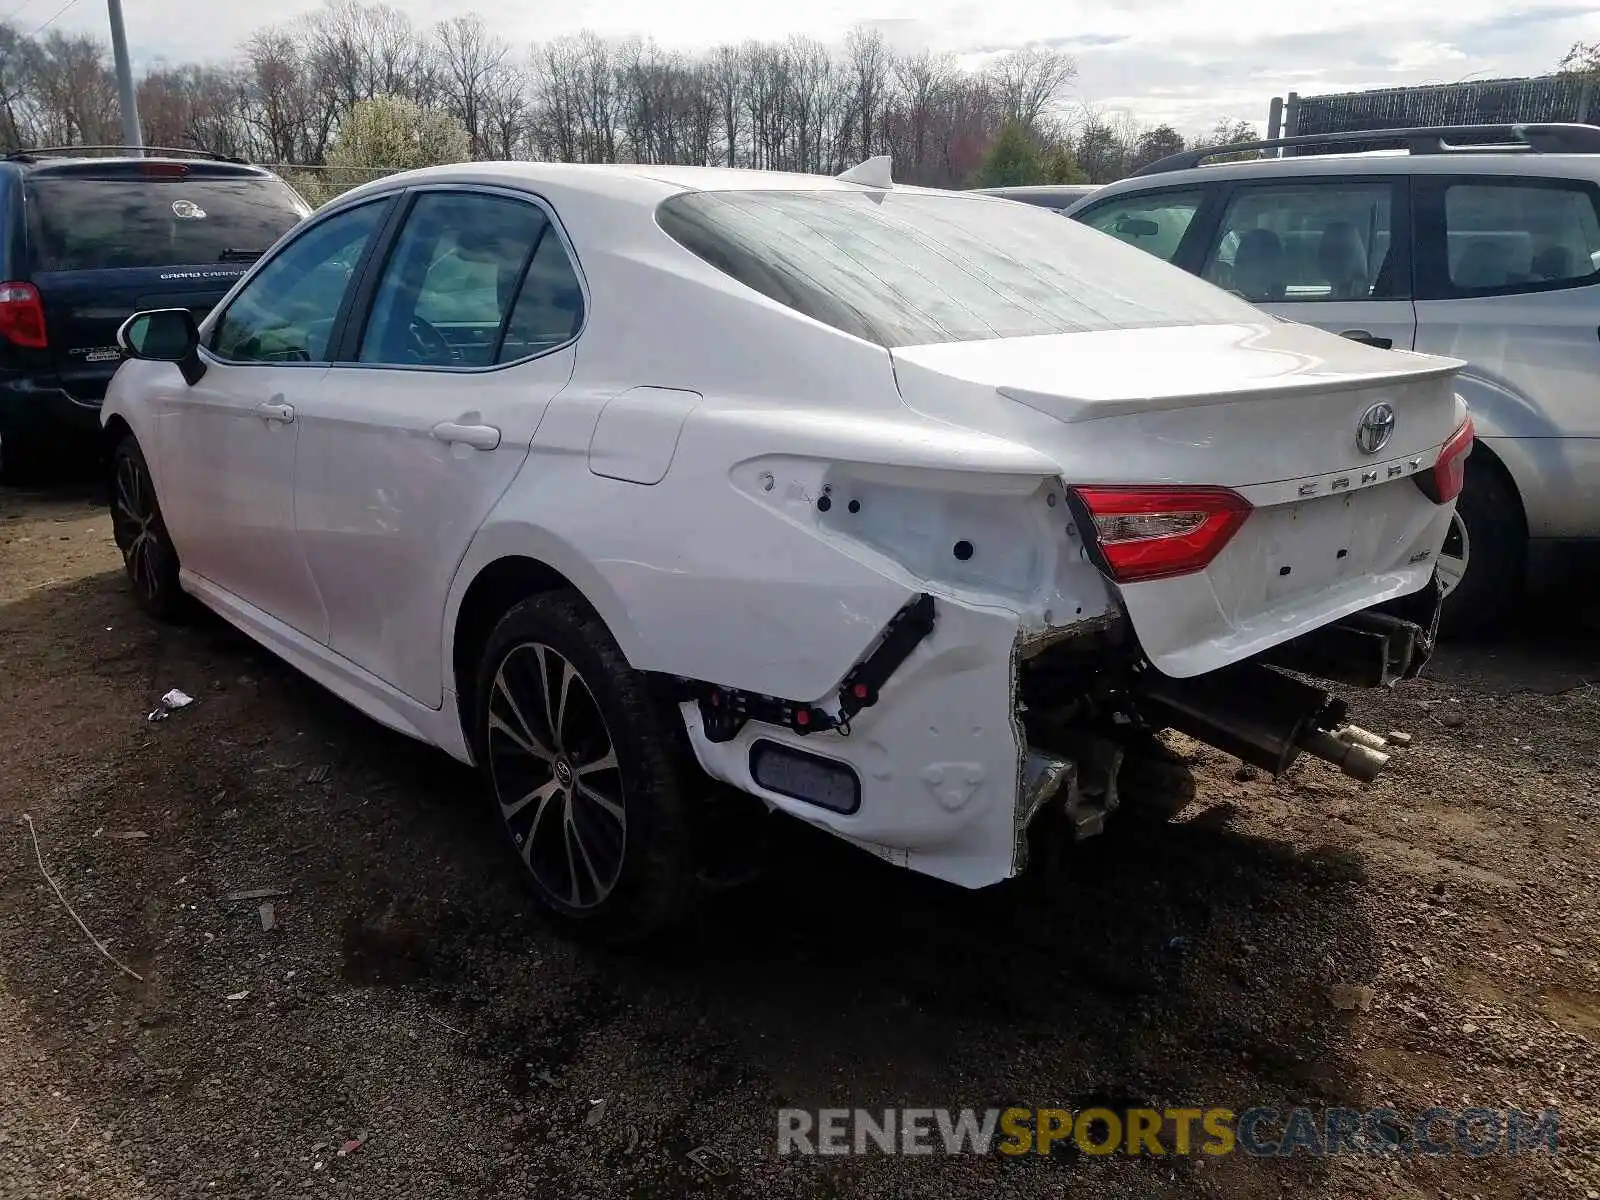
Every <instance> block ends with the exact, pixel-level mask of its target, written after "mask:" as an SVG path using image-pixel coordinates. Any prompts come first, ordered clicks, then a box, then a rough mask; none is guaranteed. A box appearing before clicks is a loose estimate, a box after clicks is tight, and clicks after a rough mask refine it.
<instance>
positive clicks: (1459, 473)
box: [1414, 417, 1476, 504]
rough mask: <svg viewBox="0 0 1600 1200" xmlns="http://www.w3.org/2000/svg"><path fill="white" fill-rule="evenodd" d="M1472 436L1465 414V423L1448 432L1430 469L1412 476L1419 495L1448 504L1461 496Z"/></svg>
mask: <svg viewBox="0 0 1600 1200" xmlns="http://www.w3.org/2000/svg"><path fill="white" fill-rule="evenodd" d="M1475 436H1476V434H1475V431H1474V430H1473V428H1472V418H1471V417H1468V418H1467V420H1466V423H1465V424H1463V425H1462V426H1461V428H1460V429H1458V430H1456V431H1455V432H1454V433H1453V434H1451V435H1450V440H1449V441H1448V442H1446V443H1445V444H1444V448H1443V449H1442V450H1440V451H1439V461H1438V462H1436V463H1434V464H1433V470H1431V471H1429V472H1428V473H1427V474H1426V475H1417V476H1414V478H1415V479H1416V481H1417V486H1418V487H1419V488H1421V489H1422V494H1423V495H1424V496H1426V497H1427V498H1428V499H1429V500H1432V501H1433V502H1434V503H1435V504H1449V503H1450V501H1452V500H1454V499H1455V498H1456V497H1457V496H1459V495H1461V488H1462V485H1463V484H1464V483H1465V482H1466V479H1467V456H1468V455H1469V454H1471V453H1472V439H1473V438H1474V437H1475Z"/></svg>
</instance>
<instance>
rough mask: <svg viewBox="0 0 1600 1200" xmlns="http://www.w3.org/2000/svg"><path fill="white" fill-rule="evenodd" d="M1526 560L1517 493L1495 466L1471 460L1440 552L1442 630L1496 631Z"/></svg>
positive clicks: (1456, 634)
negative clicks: (1452, 519)
mask: <svg viewBox="0 0 1600 1200" xmlns="http://www.w3.org/2000/svg"><path fill="white" fill-rule="evenodd" d="M1527 560H1528V534H1527V529H1526V528H1525V527H1524V525H1523V521H1522V509H1521V506H1520V505H1519V504H1518V503H1517V497H1516V494H1515V493H1514V492H1513V491H1512V490H1511V488H1510V487H1509V486H1508V485H1507V484H1506V482H1505V480H1504V479H1503V478H1502V477H1501V476H1500V474H1499V472H1498V471H1496V470H1495V469H1494V468H1493V467H1491V466H1489V465H1488V464H1486V463H1484V462H1483V461H1481V460H1480V461H1479V462H1477V463H1473V462H1470V461H1469V462H1468V464H1467V478H1466V486H1465V487H1464V488H1463V489H1462V491H1461V495H1460V496H1459V497H1458V498H1457V499H1456V520H1455V521H1454V522H1452V524H1451V528H1450V533H1449V534H1448V535H1447V536H1446V538H1445V544H1444V548H1443V549H1442V550H1441V551H1440V552H1439V582H1440V584H1441V586H1442V587H1443V588H1444V590H1445V597H1444V609H1443V611H1442V612H1441V614H1440V617H1439V631H1440V633H1441V634H1443V635H1444V636H1446V637H1449V638H1465V637H1471V636H1474V635H1480V634H1485V633H1490V632H1492V631H1493V630H1495V629H1496V628H1497V627H1498V626H1499V625H1500V624H1501V623H1502V622H1503V621H1504V620H1505V619H1506V617H1507V616H1508V615H1509V614H1510V613H1511V611H1512V609H1514V608H1515V607H1516V604H1517V601H1518V600H1519V599H1521V596H1522V585H1523V578H1524V575H1525V574H1526V571H1527Z"/></svg>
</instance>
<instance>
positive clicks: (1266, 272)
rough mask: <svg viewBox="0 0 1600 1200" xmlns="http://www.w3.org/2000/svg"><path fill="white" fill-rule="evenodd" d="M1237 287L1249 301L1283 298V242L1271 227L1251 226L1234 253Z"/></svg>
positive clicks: (1242, 234)
mask: <svg viewBox="0 0 1600 1200" xmlns="http://www.w3.org/2000/svg"><path fill="white" fill-rule="evenodd" d="M1233 287H1234V290H1235V291H1237V292H1238V293H1239V294H1240V295H1242V296H1243V297H1244V298H1245V299H1246V300H1282V299H1283V288H1284V280H1283V242H1282V241H1281V240H1280V239H1279V237H1278V235H1277V234H1276V233H1273V232H1272V230H1270V229H1247V230H1245V231H1244V232H1243V233H1241V234H1240V235H1239V249H1238V250H1237V251H1235V252H1234V256H1233Z"/></svg>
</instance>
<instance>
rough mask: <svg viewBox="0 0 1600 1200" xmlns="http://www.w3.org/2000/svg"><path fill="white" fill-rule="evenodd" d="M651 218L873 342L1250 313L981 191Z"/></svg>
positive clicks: (733, 207)
mask: <svg viewBox="0 0 1600 1200" xmlns="http://www.w3.org/2000/svg"><path fill="white" fill-rule="evenodd" d="M656 220H657V222H658V224H659V225H660V226H661V228H662V229H663V230H664V231H665V232H666V233H667V234H668V235H669V236H670V237H672V238H673V239H674V240H676V241H677V242H678V243H679V244H681V245H682V246H684V247H685V248H686V249H688V250H690V251H692V252H693V253H694V254H696V255H698V256H699V257H700V258H702V259H704V260H705V261H706V262H708V263H710V264H711V265H712V266H714V267H716V268H717V269H718V270H721V271H723V272H724V273H726V274H728V275H730V276H732V277H733V278H735V279H737V280H739V281H740V282H741V283H743V284H745V285H746V286H748V287H750V288H753V289H754V290H755V291H757V292H759V293H761V294H762V295H764V296H766V297H768V298H769V299H771V300H774V301H776V302H778V303H780V304H783V305H786V306H787V307H789V308H791V309H794V310H796V311H798V312H801V313H804V314H805V315H806V316H809V317H812V318H814V319H815V320H818V321H821V322H823V323H824V324H827V325H831V326H833V327H834V328H836V329H841V330H844V331H845V332H847V333H851V334H854V335H855V336H857V337H860V338H862V339H864V340H866V341H869V342H874V343H876V344H878V345H881V346H888V347H896V346H916V345H927V344H931V343H937V342H960V341H976V340H979V339H986V338H1004V337H1026V336H1032V335H1039V334H1055V333H1072V332H1077V331H1079V330H1091V329H1121V328H1134V327H1140V326H1154V325H1197V324H1208V323H1211V324H1215V323H1228V322H1241V321H1256V320H1259V319H1260V314H1258V313H1256V312H1254V311H1252V310H1251V309H1250V307H1249V306H1248V305H1246V304H1244V303H1242V302H1241V301H1239V300H1237V299H1235V298H1234V297H1231V296H1227V295H1224V294H1223V293H1221V292H1219V291H1217V290H1216V289H1215V288H1212V287H1208V286H1206V285H1205V284H1203V283H1201V282H1200V281H1199V280H1197V279H1195V278H1194V277H1193V276H1191V275H1189V274H1187V273H1185V272H1183V271H1180V270H1178V269H1177V268H1176V267H1172V266H1169V265H1168V264H1166V263H1163V262H1159V261H1157V260H1156V259H1155V258H1154V257H1152V256H1151V255H1148V254H1143V253H1140V252H1137V251H1134V250H1133V249H1131V248H1129V247H1127V246H1122V245H1118V244H1117V243H1116V242H1114V241H1112V240H1110V239H1108V238H1103V237H1100V236H1098V235H1096V234H1095V233H1094V232H1093V231H1091V230H1088V229H1084V228H1081V227H1080V226H1079V224H1078V223H1077V222H1076V221H1070V220H1063V219H1062V218H1061V216H1060V215H1059V214H1057V213H1053V212H1050V211H1049V210H1048V209H1043V208H1037V207H1034V206H1033V205H1025V204H1014V203H1010V202H1002V201H999V200H994V199H991V198H988V197H984V196H973V195H963V194H960V193H953V194H950V195H948V196H940V195H930V194H928V193H918V192H897V191H889V192H865V191H854V190H850V191H845V190H842V189H841V190H838V191H832V190H829V191H720V192H713V191H707V192H689V193H685V194H683V195H678V196H673V197H672V198H670V199H668V200H665V201H663V202H662V204H661V205H660V207H659V208H658V209H657V210H656Z"/></svg>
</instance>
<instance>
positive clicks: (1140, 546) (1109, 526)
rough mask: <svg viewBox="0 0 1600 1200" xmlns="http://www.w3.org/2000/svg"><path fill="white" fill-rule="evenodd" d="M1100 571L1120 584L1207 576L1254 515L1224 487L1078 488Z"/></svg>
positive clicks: (1243, 499)
mask: <svg viewBox="0 0 1600 1200" xmlns="http://www.w3.org/2000/svg"><path fill="white" fill-rule="evenodd" d="M1072 490H1073V493H1074V494H1075V495H1076V496H1077V498H1078V500H1079V502H1080V503H1081V504H1082V505H1083V507H1084V508H1085V509H1086V510H1087V511H1088V515H1089V518H1090V520H1091V521H1092V522H1093V525H1094V540H1095V547H1094V549H1096V550H1097V551H1098V553H1099V557H1100V559H1101V566H1102V567H1103V568H1104V569H1105V570H1106V572H1107V573H1108V574H1110V576H1111V577H1112V578H1113V579H1115V580H1116V581H1117V582H1118V583H1137V582H1139V581H1141V580H1148V579H1170V578H1172V577H1173V576H1175V575H1190V574H1193V573H1194V572H1195V571H1203V570H1205V568H1206V567H1208V566H1209V565H1210V564H1211V561H1212V559H1214V558H1216V557H1217V555H1218V554H1220V553H1222V548H1223V547H1224V546H1226V545H1227V544H1228V541H1229V539H1230V538H1232V537H1233V535H1234V534H1235V533H1237V532H1238V531H1239V526H1241V525H1243V524H1244V522H1245V518H1246V517H1248V516H1249V515H1250V502H1249V501H1248V500H1246V499H1245V498H1244V497H1243V496H1241V495H1239V493H1237V492H1232V491H1229V490H1228V489H1227V488H1222V487H1078V488H1073V489H1072Z"/></svg>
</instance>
